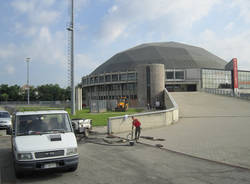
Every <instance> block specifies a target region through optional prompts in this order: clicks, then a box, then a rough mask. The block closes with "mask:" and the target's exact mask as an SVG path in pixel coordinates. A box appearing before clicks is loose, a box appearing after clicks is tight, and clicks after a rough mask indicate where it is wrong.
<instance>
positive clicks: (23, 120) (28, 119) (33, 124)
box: [16, 114, 72, 135]
mask: <svg viewBox="0 0 250 184" xmlns="http://www.w3.org/2000/svg"><path fill="white" fill-rule="evenodd" d="M16 123H17V125H16V133H17V135H41V134H47V133H58V132H60V133H65V132H71V131H72V130H71V126H70V122H69V119H68V116H67V114H42V115H41V114H36V115H23V116H17V122H16Z"/></svg>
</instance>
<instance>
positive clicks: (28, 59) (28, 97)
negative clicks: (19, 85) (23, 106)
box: [26, 58, 30, 104]
mask: <svg viewBox="0 0 250 184" xmlns="http://www.w3.org/2000/svg"><path fill="white" fill-rule="evenodd" d="M26 62H27V88H28V89H27V93H28V95H27V103H28V104H30V86H29V62H30V58H26Z"/></svg>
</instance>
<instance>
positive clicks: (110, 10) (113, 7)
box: [108, 5, 118, 13]
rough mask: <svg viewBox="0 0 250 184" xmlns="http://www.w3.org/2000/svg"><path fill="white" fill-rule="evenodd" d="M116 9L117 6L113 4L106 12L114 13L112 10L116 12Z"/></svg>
mask: <svg viewBox="0 0 250 184" xmlns="http://www.w3.org/2000/svg"><path fill="white" fill-rule="evenodd" d="M117 10H118V7H117V6H116V5H114V6H112V7H111V8H110V9H109V10H108V12H109V13H114V12H116V11H117Z"/></svg>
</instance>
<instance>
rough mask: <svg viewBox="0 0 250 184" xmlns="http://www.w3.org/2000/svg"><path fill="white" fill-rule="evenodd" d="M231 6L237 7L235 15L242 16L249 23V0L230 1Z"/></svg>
mask: <svg viewBox="0 0 250 184" xmlns="http://www.w3.org/2000/svg"><path fill="white" fill-rule="evenodd" d="M231 7H236V8H237V9H238V11H237V13H238V14H237V15H239V16H240V17H242V18H243V19H244V21H245V22H247V23H250V11H249V9H250V1H249V0H237V1H232V3H231ZM237 15H236V16H237Z"/></svg>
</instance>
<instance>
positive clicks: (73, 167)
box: [68, 165, 78, 172]
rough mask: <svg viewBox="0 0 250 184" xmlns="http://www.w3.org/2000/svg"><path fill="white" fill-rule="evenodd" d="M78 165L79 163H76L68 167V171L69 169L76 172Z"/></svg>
mask: <svg viewBox="0 0 250 184" xmlns="http://www.w3.org/2000/svg"><path fill="white" fill-rule="evenodd" d="M77 166H78V165H74V166H72V167H70V168H68V171H69V172H74V171H75V170H76V169H77Z"/></svg>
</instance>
